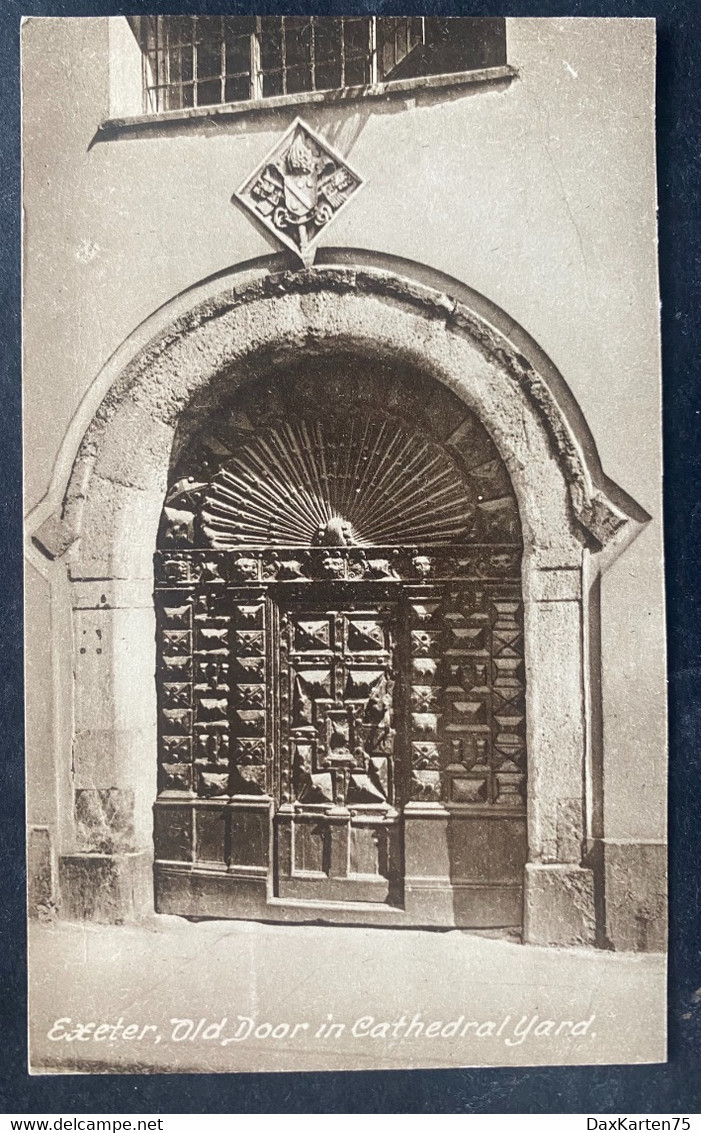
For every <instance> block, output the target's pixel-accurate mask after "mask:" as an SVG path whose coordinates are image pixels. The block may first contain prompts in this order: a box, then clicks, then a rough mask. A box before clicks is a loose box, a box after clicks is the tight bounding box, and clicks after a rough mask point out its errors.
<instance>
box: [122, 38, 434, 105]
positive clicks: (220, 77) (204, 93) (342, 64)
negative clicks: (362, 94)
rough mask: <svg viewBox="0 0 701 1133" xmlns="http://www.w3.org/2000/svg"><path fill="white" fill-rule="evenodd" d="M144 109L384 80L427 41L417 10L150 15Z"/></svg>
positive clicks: (145, 45) (144, 47) (143, 40)
mask: <svg viewBox="0 0 701 1133" xmlns="http://www.w3.org/2000/svg"><path fill="white" fill-rule="evenodd" d="M140 25H141V26H140V37H141V45H142V50H143V55H144V92H145V102H146V105H145V110H146V111H147V112H151V113H153V112H159V111H164V110H183V109H187V108H189V107H195V106H212V105H216V104H220V103H227V102H240V101H245V100H248V99H260V98H271V97H274V96H276V95H292V94H298V93H302V92H305V91H324V90H334V89H340V88H343V87H353V86H365V85H369V84H374V83H377V82H382V81H385V80H386V79H388V78H389V77H391V76H392V74H393V72H395V71H396V70H397V68H398V67H400V66H401V64H402V63H404V61H405V60H406V59H407V58H408V56H409V55H411V53H412V52H414V51H416V50H417V49H418V48H420V47H421V46H422V45H423V44H424V41H425V27H424V25H425V19H424V18H423V17H421V16H419V17H413V16H412V17H387V18H384V17H370V18H368V17H360V16H344V17H339V18H331V17H327V16H321V17H319V16H262V17H261V16H258V17H255V16H145V17H141V19H140Z"/></svg>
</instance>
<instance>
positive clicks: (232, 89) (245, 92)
mask: <svg viewBox="0 0 701 1133" xmlns="http://www.w3.org/2000/svg"><path fill="white" fill-rule="evenodd" d="M250 93H251V91H250V84H249V79H248V75H241V76H240V77H239V78H236V79H227V80H226V89H225V95H224V97H225V101H226V102H241V101H243V100H244V99H246V98H248V97H249V96H250Z"/></svg>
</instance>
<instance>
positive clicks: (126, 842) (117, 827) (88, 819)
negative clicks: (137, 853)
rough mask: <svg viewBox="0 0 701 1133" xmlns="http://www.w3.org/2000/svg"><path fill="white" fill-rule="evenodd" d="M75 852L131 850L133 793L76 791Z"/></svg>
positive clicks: (110, 852) (109, 852)
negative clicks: (76, 847)
mask: <svg viewBox="0 0 701 1133" xmlns="http://www.w3.org/2000/svg"><path fill="white" fill-rule="evenodd" d="M75 826H76V840H77V845H78V849H79V850H80V851H81V852H83V853H98V854H113V853H126V852H128V851H130V850H133V849H134V792H133V791H131V790H128V789H127V790H123V789H121V788H118V787H110V788H108V789H107V790H85V789H82V790H78V791H76V792H75Z"/></svg>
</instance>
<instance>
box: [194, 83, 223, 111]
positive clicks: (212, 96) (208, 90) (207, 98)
mask: <svg viewBox="0 0 701 1133" xmlns="http://www.w3.org/2000/svg"><path fill="white" fill-rule="evenodd" d="M216 102H221V82H220V81H219V79H210V80H209V81H208V82H206V83H198V84H197V105H198V106H212V105H213V104H214V103H216Z"/></svg>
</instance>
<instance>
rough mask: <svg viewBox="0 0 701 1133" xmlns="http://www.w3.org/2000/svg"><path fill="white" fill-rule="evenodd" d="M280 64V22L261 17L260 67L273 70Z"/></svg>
mask: <svg viewBox="0 0 701 1133" xmlns="http://www.w3.org/2000/svg"><path fill="white" fill-rule="evenodd" d="M281 66H282V22H281V20H278V19H272V18H268V17H265V18H264V19H263V34H262V36H261V67H262V69H263V70H264V71H273V70H276V69H277V68H279V67H281Z"/></svg>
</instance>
